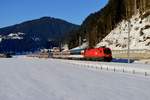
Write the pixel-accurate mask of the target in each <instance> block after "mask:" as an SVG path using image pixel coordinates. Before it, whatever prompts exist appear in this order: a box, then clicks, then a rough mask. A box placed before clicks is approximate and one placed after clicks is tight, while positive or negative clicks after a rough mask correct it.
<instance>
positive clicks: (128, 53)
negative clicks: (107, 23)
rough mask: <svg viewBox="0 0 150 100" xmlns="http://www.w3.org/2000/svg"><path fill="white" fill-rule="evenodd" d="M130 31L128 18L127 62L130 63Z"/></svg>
mask: <svg viewBox="0 0 150 100" xmlns="http://www.w3.org/2000/svg"><path fill="white" fill-rule="evenodd" d="M130 32H131V22H130V19H128V52H127V55H128V63H130Z"/></svg>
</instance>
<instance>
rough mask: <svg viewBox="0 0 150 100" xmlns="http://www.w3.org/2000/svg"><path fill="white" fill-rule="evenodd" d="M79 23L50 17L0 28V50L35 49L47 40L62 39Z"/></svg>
mask: <svg viewBox="0 0 150 100" xmlns="http://www.w3.org/2000/svg"><path fill="white" fill-rule="evenodd" d="M78 28H79V25H75V24H72V23H69V22H67V21H64V20H61V19H56V18H52V17H42V18H40V19H36V20H31V21H26V22H23V23H20V24H16V25H13V26H9V27H4V28H0V52H10V51H12V52H14V51H15V52H23V51H35V50H37V49H40V48H45V47H47V43H48V42H49V41H62V40H63V38H64V37H65V36H66V35H68V33H69V32H70V31H72V30H77V29H78Z"/></svg>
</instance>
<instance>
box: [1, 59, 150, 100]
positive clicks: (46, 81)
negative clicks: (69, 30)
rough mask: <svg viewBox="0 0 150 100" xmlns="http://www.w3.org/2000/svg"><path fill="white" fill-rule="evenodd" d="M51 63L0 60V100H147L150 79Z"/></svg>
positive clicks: (45, 61)
mask: <svg viewBox="0 0 150 100" xmlns="http://www.w3.org/2000/svg"><path fill="white" fill-rule="evenodd" d="M78 66H79V65H75V64H69V63H66V62H62V61H59V60H54V59H37V58H26V57H25V56H23V57H19V58H18V57H15V58H10V59H5V58H3V59H0V100H150V95H149V93H150V84H149V83H150V78H149V77H144V76H138V75H129V74H121V73H114V72H105V71H104V72H103V71H96V70H95V71H94V70H88V69H85V68H80V67H78Z"/></svg>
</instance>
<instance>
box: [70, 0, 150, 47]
mask: <svg viewBox="0 0 150 100" xmlns="http://www.w3.org/2000/svg"><path fill="white" fill-rule="evenodd" d="M148 9H150V0H109V2H108V4H107V5H106V6H105V7H104V8H103V9H101V10H100V11H98V12H95V13H92V14H90V15H89V16H88V17H87V18H86V19H85V21H84V22H83V23H82V25H81V27H80V28H79V30H77V31H73V32H71V35H70V38H69V39H68V44H69V47H70V48H73V47H75V46H78V44H79V37H81V38H82V40H83V39H86V40H87V42H89V47H94V46H95V45H96V44H97V43H98V42H100V41H101V40H102V39H103V38H104V37H105V36H106V35H108V34H109V32H110V31H111V30H112V29H114V28H115V27H116V25H117V24H118V23H119V22H120V21H122V20H123V19H128V18H130V17H131V16H132V15H133V14H135V13H136V12H137V11H138V10H139V11H140V13H143V12H144V11H146V10H148Z"/></svg>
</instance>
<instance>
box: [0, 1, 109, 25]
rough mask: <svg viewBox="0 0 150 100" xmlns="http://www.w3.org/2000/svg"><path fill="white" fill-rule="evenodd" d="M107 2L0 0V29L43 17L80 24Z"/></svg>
mask: <svg viewBox="0 0 150 100" xmlns="http://www.w3.org/2000/svg"><path fill="white" fill-rule="evenodd" d="M107 2H108V0H0V27H5V26H9V25H13V24H18V23H20V22H23V21H27V20H32V19H37V18H40V17H43V16H51V17H55V18H61V19H64V20H66V21H69V22H72V23H75V24H81V23H82V21H83V20H84V19H85V18H86V17H87V16H88V15H89V14H90V13H92V12H95V11H98V10H100V9H101V8H102V7H104V6H105V5H106V4H107Z"/></svg>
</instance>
